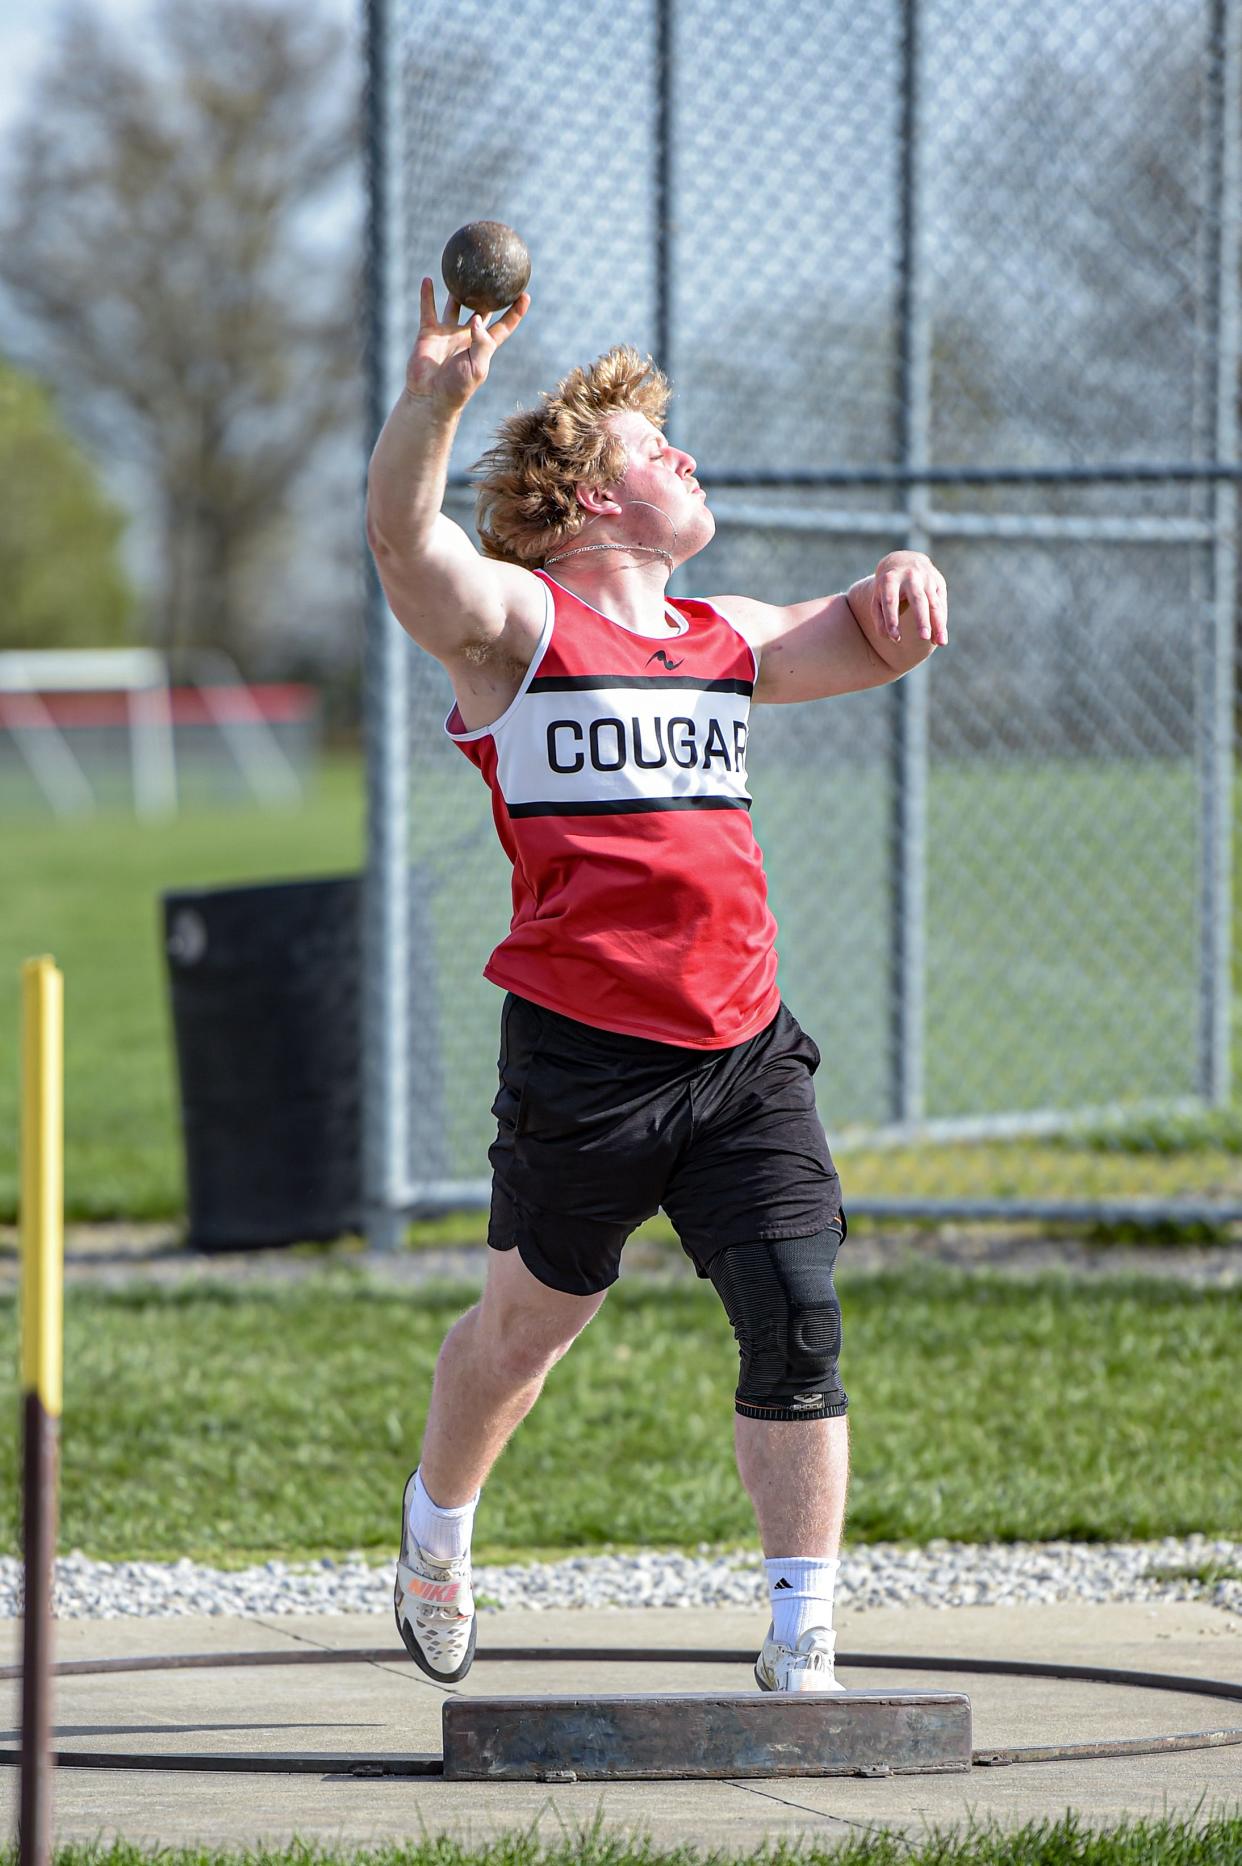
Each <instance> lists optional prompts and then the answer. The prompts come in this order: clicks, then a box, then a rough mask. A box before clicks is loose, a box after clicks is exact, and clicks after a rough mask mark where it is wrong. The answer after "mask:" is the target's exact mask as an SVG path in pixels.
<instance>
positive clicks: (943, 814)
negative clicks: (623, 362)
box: [0, 709, 1242, 1221]
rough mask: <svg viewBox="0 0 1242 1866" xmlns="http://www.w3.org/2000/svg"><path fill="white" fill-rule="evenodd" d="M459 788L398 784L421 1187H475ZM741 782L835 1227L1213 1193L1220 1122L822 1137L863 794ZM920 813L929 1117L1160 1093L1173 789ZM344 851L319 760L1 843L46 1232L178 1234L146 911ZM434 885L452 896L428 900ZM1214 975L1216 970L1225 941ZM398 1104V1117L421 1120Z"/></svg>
mask: <svg viewBox="0 0 1242 1866" xmlns="http://www.w3.org/2000/svg"><path fill="white" fill-rule="evenodd" d="M766 710H767V711H769V712H770V711H772V710H774V709H766ZM795 710H797V709H795ZM769 723H770V722H769ZM449 749H450V751H451V748H449ZM460 766H461V761H460V760H458V761H457V763H455V764H448V763H446V762H445V761H444V759H440V760H439V761H437V762H435V763H434V764H433V766H432V768H431V769H430V770H429V771H428V772H427V773H426V774H425V775H424V776H423V777H422V778H421V779H420V785H419V792H418V808H416V810H415V815H414V823H413V840H412V855H413V858H414V859H415V860H416V861H419V862H422V863H423V864H424V867H425V876H426V880H427V884H428V885H427V887H426V889H425V890H424V895H425V899H426V904H427V914H428V921H427V927H426V933H425V938H426V941H427V944H428V949H429V950H432V951H434V952H435V954H436V955H437V962H438V964H439V966H440V969H441V976H442V978H443V979H445V980H446V981H447V982H448V1003H449V1005H450V1006H451V1011H447V1012H446V1016H451V1019H452V1022H453V1025H454V1028H455V1031H456V1033H457V1036H458V1047H457V1048H456V1049H450V1048H448V1047H447V1046H446V1048H445V1051H444V1054H443V1058H442V1066H443V1070H444V1080H445V1083H446V1089H447V1096H446V1114H445V1144H446V1146H447V1149H448V1153H447V1162H448V1170H450V1171H451V1172H453V1173H464V1174H468V1175H469V1176H471V1177H478V1176H480V1175H481V1174H482V1173H484V1172H485V1170H486V1167H485V1160H484V1153H485V1149H486V1145H487V1138H488V1116H487V1110H488V1107H489V1105H490V1101H491V1097H492V1094H493V1093H494V1056H495V1028H494V1026H495V1010H496V1003H495V1000H496V994H495V993H494V992H493V991H492V990H491V989H490V988H489V987H485V986H481V985H479V983H478V974H479V971H480V969H481V966H482V963H483V960H484V958H485V957H486V954H487V952H488V951H489V950H490V947H491V944H492V943H493V940H494V939H495V938H496V937H498V935H499V932H500V931H501V930H502V926H503V918H504V911H505V900H506V898H507V893H506V881H505V865H504V861H503V857H502V856H501V854H500V852H499V850H498V849H497V848H496V847H495V840H494V835H493V832H492V829H491V825H490V821H489V819H488V812H487V804H486V796H485V793H484V792H483V788H482V786H481V785H479V784H478V783H477V780H475V779H474V778H473V777H472V774H471V773H469V772H467V771H466V770H465V769H464V767H462V768H459V767H460ZM756 770H757V773H758V776H757V778H756V795H757V806H756V826H757V828H758V829H759V832H760V835H761V838H762V840H763V841H764V843H765V846H766V847H767V849H768V852H769V857H770V867H771V870H772V873H773V877H774V881H773V895H774V904H775V906H776V910H777V914H778V917H779V919H780V922H781V941H780V945H781V955H782V967H783V978H784V982H785V990H786V994H787V996H788V997H789V1000H790V1002H791V1004H792V1005H793V1007H794V1009H795V1011H796V1012H797V1013H798V1014H799V1015H800V1016H801V1018H802V1019H803V1021H804V1022H805V1023H806V1024H807V1026H808V1027H809V1028H810V1029H811V1030H812V1032H813V1033H814V1034H815V1035H816V1037H817V1040H818V1041H819V1043H820V1047H821V1049H822V1050H823V1052H824V1058H825V1061H824V1067H823V1069H822V1070H821V1072H820V1076H819V1078H818V1087H819V1092H820V1107H821V1113H822V1114H823V1116H824V1119H825V1122H826V1124H827V1126H828V1130H829V1134H830V1137H833V1139H834V1151H835V1152H836V1154H837V1158H838V1163H839V1165H840V1167H841V1170H842V1179H843V1183H844V1185H845V1190H846V1196H847V1202H848V1200H849V1198H850V1197H854V1198H863V1197H912V1196H924V1197H938V1198H945V1197H961V1198H995V1197H1030V1198H1039V1199H1048V1198H1067V1199H1088V1198H1101V1199H1107V1198H1126V1197H1135V1196H1146V1197H1154V1198H1171V1199H1181V1200H1186V1199H1193V1198H1201V1197H1209V1198H1210V1197H1212V1196H1232V1197H1234V1198H1238V1197H1242V1103H1240V1104H1239V1108H1238V1109H1233V1110H1224V1111H1221V1112H1219V1113H1215V1114H1212V1115H1210V1116H1204V1117H1198V1118H1195V1119H1192V1120H1190V1121H1182V1122H1180V1123H1178V1122H1175V1121H1169V1120H1163V1121H1160V1122H1156V1123H1152V1122H1150V1121H1148V1122H1140V1123H1136V1124H1135V1125H1134V1127H1133V1128H1132V1129H1130V1130H1122V1131H1120V1132H1112V1133H1109V1134H1107V1135H1101V1136H1100V1137H1098V1138H1097V1139H1096V1140H1094V1141H1092V1140H1088V1141H1087V1142H1085V1143H1083V1144H1074V1145H1070V1144H1067V1143H1065V1142H1042V1143H1035V1142H1021V1143H991V1144H985V1145H971V1146H966V1145H956V1146H952V1147H945V1146H940V1147H922V1148H917V1149H903V1150H901V1151H899V1152H890V1151H878V1150H866V1149H864V1148H863V1147H861V1146H859V1145H851V1144H850V1143H849V1141H848V1139H847V1140H846V1141H844V1142H839V1141H837V1140H836V1136H837V1134H838V1133H839V1132H840V1131H841V1130H842V1129H843V1128H847V1127H848V1125H849V1123H850V1122H851V1121H854V1120H857V1119H860V1118H863V1117H864V1116H866V1115H867V1114H868V1112H869V1113H870V1115H871V1116H872V1117H874V1116H876V1115H877V1114H878V1113H879V1112H880V1111H881V1109H882V1106H883V1094H884V1081H883V1059H884V1054H885V1045H886V1041H887V1032H886V1028H885V1025H884V1022H883V1017H882V1009H883V995H882V991H881V985H882V979H883V972H884V967H885V965H886V964H887V959H886V956H885V954H886V939H887V934H886V930H885V929H886V925H887V914H888V903H887V894H886V882H885V876H884V873H883V870H882V867H881V866H880V864H879V861H878V858H877V855H876V851H877V850H880V851H882V848H883V837H882V836H881V835H880V834H879V833H878V832H879V830H880V829H882V827H883V822H882V819H883V809H882V808H881V804H882V796H881V792H880V791H879V790H878V789H876V788H875V787H874V786H873V785H872V783H871V779H870V778H868V777H867V776H866V775H865V774H862V775H859V774H852V773H848V772H847V773H844V774H842V773H837V774H835V775H833V776H832V777H831V778H830V779H828V780H825V781H824V783H823V784H822V786H821V788H820V790H819V792H818V794H817V799H816V808H815V809H814V810H808V809H807V807H806V801H805V795H804V791H803V788H802V773H801V772H800V771H798V770H797V769H796V768H793V767H790V766H788V765H787V764H786V763H782V761H781V758H780V756H778V755H777V754H776V753H775V752H772V753H771V754H769V756H768V758H767V761H766V762H763V761H759V762H757V764H756ZM877 799H879V800H880V801H877ZM930 801H931V827H932V832H933V840H934V846H935V847H936V848H937V849H939V850H940V851H941V852H942V853H941V855H940V856H939V857H938V859H937V861H936V863H935V865H934V867H933V870H932V875H931V883H930V887H931V897H930V906H931V913H932V918H931V925H932V929H933V933H932V941H931V950H930V953H929V972H928V1067H929V1094H930V1097H931V1099H930V1103H929V1106H930V1108H931V1111H932V1112H934V1113H951V1112H953V1111H954V1110H957V1109H961V1108H970V1107H975V1106H980V1105H983V1106H992V1107H1015V1108H1022V1107H1034V1106H1039V1105H1042V1104H1046V1103H1049V1102H1052V1103H1056V1102H1057V1101H1058V1099H1060V1100H1062V1101H1064V1100H1069V1101H1070V1102H1073V1101H1074V1100H1075V1098H1076V1097H1081V1095H1082V1094H1083V1093H1084V1092H1086V1090H1087V1088H1088V1086H1090V1087H1091V1088H1092V1092H1094V1093H1096V1094H1104V1093H1113V1094H1117V1095H1120V1096H1122V1097H1129V1098H1131V1099H1133V1098H1137V1097H1142V1096H1144V1095H1151V1094H1153V1093H1156V1092H1157V1091H1161V1090H1162V1091H1163V1092H1164V1093H1166V1094H1174V1093H1176V1094H1185V1093H1186V1092H1187V1091H1188V1089H1189V1087H1190V1086H1191V1058H1192V1052H1193V1029H1194V1019H1195V996H1194V982H1193V952H1192V950H1191V942H1190V938H1189V934H1188V930H1187V915H1186V911H1185V902H1186V900H1187V899H1188V898H1189V896H1190V891H1191V890H1192V889H1193V875H1192V873H1191V870H1190V867H1189V865H1188V864H1189V863H1190V859H1191V853H1190V852H1191V851H1192V848H1193V837H1192V835H1191V833H1190V832H1191V828H1192V823H1193V793H1192V791H1191V790H1189V789H1188V787H1187V777H1186V773H1185V772H1184V771H1182V770H1180V769H1179V768H1177V767H1170V768H1167V769H1166V768H1161V767H1156V768H1153V769H1145V770H1144V771H1143V772H1142V773H1141V774H1139V773H1137V768H1136V773H1133V774H1131V775H1130V776H1129V777H1127V775H1126V772H1125V769H1124V768H1122V767H1119V766H1118V765H1116V764H1114V765H1110V766H1108V767H1107V768H1105V769H1103V770H1100V771H1093V770H1092V769H1091V768H1089V767H1088V768H1075V769H1072V770H1071V769H1069V768H1066V769H1060V768H1057V767H1043V768H1038V767H1022V766H1019V765H1013V766H998V767H997V768H996V769H994V770H991V769H990V770H988V771H981V769H980V768H977V767H974V768H972V767H960V768H959V767H947V768H945V767H937V769H936V771H935V772H934V774H933V785H932V794H931V800H930ZM877 811H878V812H879V815H877ZM1023 818H1030V819H1032V820H1035V821H1037V822H1038V825H1039V837H1038V844H1037V846H1038V850H1039V860H1038V861H1034V860H1032V859H1031V847H1034V846H1036V845H1028V844H1027V843H1026V842H1023V841H1022V840H1021V839H1020V838H1018V837H1017V836H1016V833H1015V831H1014V827H1013V826H1014V825H1015V823H1017V822H1018V821H1019V820H1020V819H1023ZM873 819H874V821H873ZM843 824H851V825H853V826H854V831H853V833H854V841H853V842H852V843H846V844H842V842H841V825H843ZM445 825H448V827H449V830H450V832H451V833H450V834H449V836H448V838H447V840H446V838H445V833H444V831H445ZM864 832H865V834H864ZM872 832H875V833H874V834H873V833H872ZM860 838H861V841H860ZM864 842H865V844H866V850H867V853H866V858H865V860H864V859H863V857H862V855H860V853H859V850H860V848H861V847H862V844H863V843H864ZM362 849H363V800H362V779H361V771H360V767H359V765H358V763H357V761H355V760H349V759H337V760H335V761H330V762H329V763H328V765H327V766H326V768H325V770H324V772H323V774H322V778H321V781H320V783H319V785H318V788H317V791H316V792H315V794H314V796H313V798H312V800H311V802H310V803H309V804H308V805H307V807H306V808H304V809H302V810H300V811H294V812H260V811H256V810H253V809H247V808H239V807H231V808H220V807H216V808H207V807H205V806H201V805H200V806H198V807H196V808H193V809H190V810H187V811H186V812H185V813H184V814H183V815H182V816H180V817H179V818H177V819H176V820H175V821H173V822H171V823H168V824H163V825H146V824H140V823H138V822H137V821H135V820H134V819H133V818H132V817H131V816H129V815H128V814H126V813H124V812H122V811H119V810H110V811H105V812H102V813H101V814H100V816H99V817H98V818H97V819H95V820H93V821H90V822H84V823H55V822H52V821H51V820H50V819H48V818H46V817H44V816H40V815H36V814H32V813H27V814H24V815H22V814H13V815H10V816H9V817H8V818H7V819H6V820H4V821H3V824H2V825H0V864H2V865H3V872H4V874H5V877H6V881H7V886H6V889H5V910H4V914H3V919H2V923H0V981H3V980H5V979H7V980H8V984H7V986H3V985H0V1053H2V1054H4V1055H5V1056H6V1057H8V1058H9V1059H10V1060H9V1063H8V1065H7V1066H6V1067H5V1068H3V1069H2V1070H0V1136H4V1137H11V1139H13V1140H15V1135H16V1126H17V1095H18V1070H17V1062H16V1047H17V1046H16V1037H17V1017H18V982H17V975H18V968H19V966H20V962H21V960H22V959H23V958H25V957H27V956H29V955H31V954H35V953H39V952H51V953H52V955H53V956H54V957H55V958H56V959H57V961H58V962H59V964H60V965H61V966H62V968H63V969H64V972H65V978H66V1118H67V1142H66V1207H67V1212H68V1214H69V1216H70V1217H76V1218H84V1219H89V1218H112V1217H129V1218H136V1219H141V1218H169V1217H175V1216H177V1215H178V1214H179V1213H180V1212H181V1211H182V1209H183V1205H184V1191H183V1182H182V1166H181V1157H180V1142H179V1133H178V1116H177V1111H176V1097H175V1085H174V1073H173V1063H172V1056H171V1045H170V1032H169V1019H168V1011H167V986H166V980H165V964H164V958H163V954H162V951H161V943H160V929H159V904H158V903H159V895H160V893H161V891H163V890H165V889H174V888H179V887H198V886H211V885H218V884H226V883H232V882H245V881H266V880H278V879H283V878H290V877H294V876H301V875H327V874H337V873H345V872H352V871H356V870H357V869H358V868H359V866H360V864H361V861H362ZM1121 863H1130V864H1133V865H1135V866H1136V870H1137V872H1140V873H1143V874H1146V873H1147V872H1149V871H1150V870H1152V869H1153V864H1154V868H1155V870H1156V871H1158V873H1159V876H1160V885H1159V887H1157V888H1153V889H1152V890H1150V891H1149V892H1148V891H1144V892H1143V893H1142V896H1141V901H1140V902H1139V906H1140V907H1141V912H1138V911H1137V909H1136V913H1135V914H1134V915H1132V916H1131V918H1130V919H1122V920H1120V921H1116V916H1115V915H1114V916H1113V922H1110V914H1112V912H1113V910H1112V908H1111V907H1110V905H1109V901H1108V898H1107V894H1106V893H1103V894H1102V893H1101V891H1100V890H1099V889H1097V888H1093V886H1092V878H1093V874H1095V873H1099V872H1103V871H1104V867H1105V865H1106V864H1113V865H1114V866H1116V865H1117V864H1121ZM450 876H451V877H453V878H455V879H456V880H457V882H458V886H457V887H456V888H455V889H452V888H449V887H447V886H443V885H440V884H441V883H443V882H444V881H445V880H446V879H447V878H448V877H450ZM463 877H464V892H465V894H466V897H467V899H468V901H469V902H470V903H475V902H479V903H484V904H485V907H481V908H480V910H479V911H478V912H475V911H473V909H472V908H468V909H467V910H465V911H463V907H462V903H461V894H462V892H463V880H462V878H463ZM819 877H823V878H824V880H823V882H822V885H821V882H820V880H819V879H818V878H819ZM837 877H843V878H844V879H843V883H842V885H836V884H835V878H837ZM830 881H832V882H833V885H829V883H830ZM1240 893H1242V891H1240ZM1114 922H1115V923H1114ZM1235 950H1236V951H1238V952H1239V953H1242V940H1237V939H1235ZM1002 1025H1003V1027H1004V1029H1005V1032H1006V1035H1005V1037H1004V1040H1003V1041H1002V1042H999V1043H998V1040H997V1035H996V1032H997V1028H998V1027H999V1026H1002ZM1010 1032H1013V1033H1017V1034H1016V1037H1015V1036H1013V1035H1010V1034H1008V1033H1010ZM1024 1033H1025V1034H1024ZM420 1041H422V1042H423V1045H424V1060H426V1059H427V1058H428V1057H429V1056H433V1053H434V1050H435V1042H436V1037H435V1032H434V1031H432V1030H430V1029H425V1030H423V1031H420ZM427 1105H428V1100H427V1098H424V1100H423V1102H421V1103H420V1104H419V1107H420V1119H421V1118H422V1116H423V1113H424V1112H425V1110H426V1107H427ZM16 1203H17V1167H16V1147H15V1144H5V1145H4V1146H3V1147H0V1221H3V1220H9V1221H11V1220H12V1218H13V1216H14V1214H15V1210H16Z"/></svg>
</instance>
